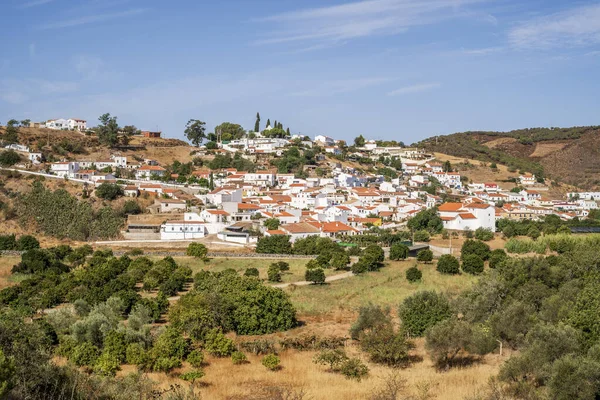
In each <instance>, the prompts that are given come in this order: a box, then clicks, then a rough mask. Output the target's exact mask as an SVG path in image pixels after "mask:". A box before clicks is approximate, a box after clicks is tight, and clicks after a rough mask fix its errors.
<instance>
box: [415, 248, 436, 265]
mask: <svg viewBox="0 0 600 400" xmlns="http://www.w3.org/2000/svg"><path fill="white" fill-rule="evenodd" d="M417 261H422V262H425V263H427V262H431V261H433V251H431V250H429V249H425V250H421V251H419V252H418V253H417Z"/></svg>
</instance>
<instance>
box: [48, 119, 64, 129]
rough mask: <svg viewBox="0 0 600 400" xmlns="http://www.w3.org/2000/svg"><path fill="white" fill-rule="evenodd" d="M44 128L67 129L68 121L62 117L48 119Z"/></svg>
mask: <svg viewBox="0 0 600 400" xmlns="http://www.w3.org/2000/svg"><path fill="white" fill-rule="evenodd" d="M46 128H48V129H55V130H68V129H69V121H67V120H66V119H63V118H59V119H50V120H48V121H46Z"/></svg>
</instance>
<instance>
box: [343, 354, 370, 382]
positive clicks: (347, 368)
mask: <svg viewBox="0 0 600 400" xmlns="http://www.w3.org/2000/svg"><path fill="white" fill-rule="evenodd" d="M340 373H341V374H342V375H344V376H345V377H346V378H348V379H354V380H356V381H358V382H360V381H361V380H362V379H363V378H364V377H366V376H367V375H369V368H368V367H367V366H366V365H365V364H364V363H363V362H362V361H361V360H360V359H358V358H350V359H348V360H346V361H344V362H343V363H342V364H341V365H340Z"/></svg>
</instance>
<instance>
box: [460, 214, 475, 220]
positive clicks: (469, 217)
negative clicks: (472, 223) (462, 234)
mask: <svg viewBox="0 0 600 400" xmlns="http://www.w3.org/2000/svg"><path fill="white" fill-rule="evenodd" d="M458 216H459V217H461V218H462V219H477V217H475V216H474V215H473V214H471V213H462V214H458Z"/></svg>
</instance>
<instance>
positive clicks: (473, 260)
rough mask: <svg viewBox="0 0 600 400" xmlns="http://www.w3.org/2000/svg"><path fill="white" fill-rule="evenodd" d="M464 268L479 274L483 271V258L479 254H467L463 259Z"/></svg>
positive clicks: (467, 271) (472, 273) (469, 272)
mask: <svg viewBox="0 0 600 400" xmlns="http://www.w3.org/2000/svg"><path fill="white" fill-rule="evenodd" d="M462 270H463V271H465V272H466V273H467V274H471V275H479V274H481V273H482V272H483V260H482V259H481V257H479V256H478V255H477V254H467V255H466V256H464V257H463V259H462Z"/></svg>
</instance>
